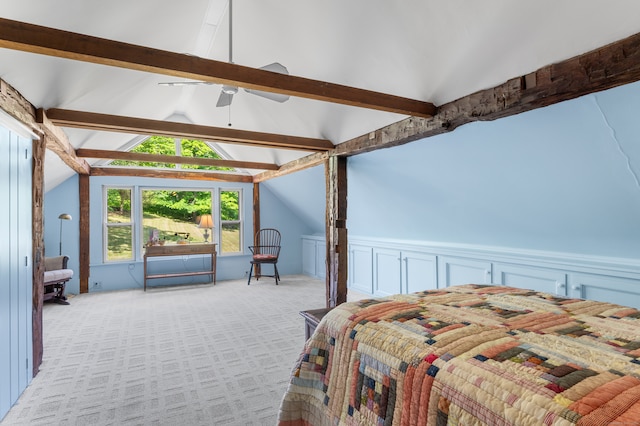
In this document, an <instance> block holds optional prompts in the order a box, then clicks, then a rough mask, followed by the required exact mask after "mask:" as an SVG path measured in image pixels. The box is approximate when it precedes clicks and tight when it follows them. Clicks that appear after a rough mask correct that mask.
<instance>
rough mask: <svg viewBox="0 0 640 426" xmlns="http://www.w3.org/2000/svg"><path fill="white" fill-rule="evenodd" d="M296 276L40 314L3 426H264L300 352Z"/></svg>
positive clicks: (311, 298) (110, 299) (306, 287)
mask: <svg viewBox="0 0 640 426" xmlns="http://www.w3.org/2000/svg"><path fill="white" fill-rule="evenodd" d="M324 295H325V284H324V282H323V281H318V280H313V279H310V278H309V277H305V276H286V277H283V279H282V281H281V282H280V285H278V286H276V285H275V284H274V282H273V279H271V278H263V279H261V280H260V281H258V282H256V281H252V284H251V285H250V286H247V284H246V281H245V280H239V281H223V282H219V283H217V284H216V285H215V286H212V285H198V286H175V287H169V288H154V289H151V290H149V291H147V292H146V293H144V292H143V291H141V290H130V291H119V292H110V293H99V294H83V295H79V296H75V297H73V298H71V299H70V302H71V304H70V305H69V306H62V305H56V304H45V307H44V312H43V316H44V345H45V352H44V359H43V363H42V367H41V370H40V373H39V374H38V375H37V376H36V377H35V378H34V380H33V382H32V384H31V385H30V386H29V387H28V388H27V389H26V391H25V392H24V394H23V395H22V396H21V397H20V399H19V400H18V402H17V404H16V405H15V406H14V407H13V408H12V409H11V410H10V411H9V413H8V414H7V416H6V417H5V418H4V419H3V420H2V421H1V422H0V425H2V426H8V425H96V426H98V425H273V424H275V421H276V416H277V412H278V407H279V404H280V400H281V398H282V395H283V393H284V391H285V389H286V386H287V382H288V379H289V374H290V371H291V368H292V367H293V365H294V362H295V360H296V359H297V357H298V354H299V352H300V351H301V349H302V346H303V345H304V321H303V319H302V317H301V316H300V315H299V311H301V310H304V309H313V308H320V307H323V306H324V297H325V296H324Z"/></svg>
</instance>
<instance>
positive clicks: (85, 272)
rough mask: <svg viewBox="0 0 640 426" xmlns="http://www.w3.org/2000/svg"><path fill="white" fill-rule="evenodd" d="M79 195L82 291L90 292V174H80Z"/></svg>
mask: <svg viewBox="0 0 640 426" xmlns="http://www.w3.org/2000/svg"><path fill="white" fill-rule="evenodd" d="M78 195H79V196H80V219H79V227H80V241H79V246H80V259H79V262H80V293H88V292H89V273H90V270H89V259H90V258H89V246H90V244H89V241H90V240H91V238H90V233H89V224H90V221H89V175H79V176H78Z"/></svg>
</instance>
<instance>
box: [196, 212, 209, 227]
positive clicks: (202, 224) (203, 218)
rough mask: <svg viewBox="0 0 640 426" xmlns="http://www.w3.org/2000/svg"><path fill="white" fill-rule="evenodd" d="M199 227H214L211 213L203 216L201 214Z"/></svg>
mask: <svg viewBox="0 0 640 426" xmlns="http://www.w3.org/2000/svg"><path fill="white" fill-rule="evenodd" d="M198 228H213V218H212V217H211V215H210V214H203V215H202V216H200V222H198Z"/></svg>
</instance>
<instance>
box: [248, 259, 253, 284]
mask: <svg viewBox="0 0 640 426" xmlns="http://www.w3.org/2000/svg"><path fill="white" fill-rule="evenodd" d="M251 274H253V263H252V264H251V268H249V281H247V285H249V284H251Z"/></svg>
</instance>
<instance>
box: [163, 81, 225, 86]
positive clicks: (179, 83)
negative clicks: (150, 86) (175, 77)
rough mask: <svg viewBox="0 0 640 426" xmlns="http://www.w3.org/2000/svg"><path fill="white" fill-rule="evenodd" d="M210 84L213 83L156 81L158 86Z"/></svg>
mask: <svg viewBox="0 0 640 426" xmlns="http://www.w3.org/2000/svg"><path fill="white" fill-rule="evenodd" d="M211 84H215V83H210V82H208V81H163V82H160V83H158V86H200V85H211Z"/></svg>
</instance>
